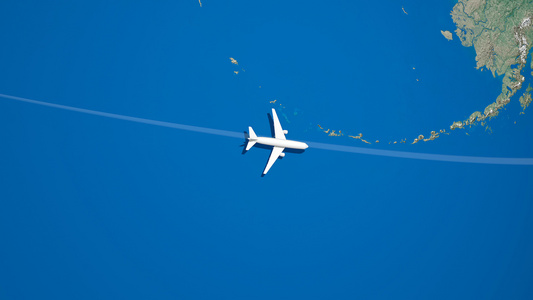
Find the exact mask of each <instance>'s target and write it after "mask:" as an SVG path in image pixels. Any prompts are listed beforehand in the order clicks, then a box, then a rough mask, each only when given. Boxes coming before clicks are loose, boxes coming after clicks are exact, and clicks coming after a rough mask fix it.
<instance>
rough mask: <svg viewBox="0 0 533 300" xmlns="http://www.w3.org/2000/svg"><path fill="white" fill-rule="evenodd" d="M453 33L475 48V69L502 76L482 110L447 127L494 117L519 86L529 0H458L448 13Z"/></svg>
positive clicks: (531, 36) (531, 11) (531, 12)
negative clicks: (498, 87) (497, 90)
mask: <svg viewBox="0 0 533 300" xmlns="http://www.w3.org/2000/svg"><path fill="white" fill-rule="evenodd" d="M451 15H452V19H453V21H454V22H455V24H456V25H457V29H456V30H455V33H456V34H457V36H458V37H459V39H460V40H461V43H462V44H463V46H465V47H470V46H474V48H475V49H476V54H477V56H476V62H477V68H478V69H480V68H487V69H488V70H490V71H491V72H492V74H493V76H496V75H498V76H500V75H504V76H503V82H502V92H501V93H500V95H499V96H498V97H497V98H496V101H494V102H493V103H491V104H489V105H488V106H487V107H486V108H485V110H484V111H483V112H479V111H476V112H474V113H473V114H472V115H471V116H470V117H469V118H468V119H466V120H464V121H456V122H454V123H453V124H452V125H451V126H450V129H452V130H453V129H456V128H463V127H464V126H467V125H472V124H473V123H474V122H480V121H483V120H485V119H486V118H491V117H495V116H497V115H498V113H499V110H500V109H501V108H502V107H503V106H505V105H506V104H507V103H509V101H510V98H511V97H512V96H513V95H514V94H515V93H516V91H518V90H519V89H520V88H521V87H522V83H523V82H524V79H525V78H524V76H522V74H521V72H522V69H523V68H524V66H525V64H526V58H527V55H528V53H529V51H530V49H531V41H532V40H533V27H532V19H533V2H531V1H530V0H459V1H458V3H457V4H456V5H455V6H454V8H453V11H452V12H451Z"/></svg>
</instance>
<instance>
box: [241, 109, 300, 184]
mask: <svg viewBox="0 0 533 300" xmlns="http://www.w3.org/2000/svg"><path fill="white" fill-rule="evenodd" d="M272 119H273V121H274V137H273V138H271V137H261V136H257V135H256V134H255V132H254V130H253V129H252V127H250V126H248V131H249V132H248V135H249V136H247V139H248V144H247V145H246V151H248V150H250V148H252V147H253V146H254V145H255V143H258V144H262V145H267V146H272V147H273V148H272V152H270V158H269V159H268V163H267V165H266V167H265V170H264V171H263V175H265V174H266V173H267V172H268V170H270V167H272V165H273V164H274V163H275V162H276V160H277V159H278V158H279V157H284V156H285V153H283V150H285V148H290V149H299V150H304V149H307V148H308V147H309V146H307V144H306V143H302V142H297V141H291V140H287V139H286V138H285V135H286V134H287V133H289V132H288V131H287V130H283V129H282V128H281V124H280V123H279V119H278V115H277V114H276V110H274V109H272Z"/></svg>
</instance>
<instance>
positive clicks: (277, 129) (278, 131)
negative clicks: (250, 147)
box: [272, 109, 285, 140]
mask: <svg viewBox="0 0 533 300" xmlns="http://www.w3.org/2000/svg"><path fill="white" fill-rule="evenodd" d="M272 121H274V137H275V138H277V139H281V140H285V133H284V132H283V128H281V124H280V123H279V119H278V114H276V110H275V109H272Z"/></svg>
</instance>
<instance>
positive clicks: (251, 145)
mask: <svg viewBox="0 0 533 300" xmlns="http://www.w3.org/2000/svg"><path fill="white" fill-rule="evenodd" d="M254 145H255V142H254V141H248V144H246V151H248V150H250V148H252V147H253V146H254Z"/></svg>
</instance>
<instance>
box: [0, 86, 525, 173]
mask: <svg viewBox="0 0 533 300" xmlns="http://www.w3.org/2000/svg"><path fill="white" fill-rule="evenodd" d="M0 98H5V99H11V100H15V101H20V102H26V103H32V104H37V105H42V106H48V107H53V108H59V109H64V110H70V111H75V112H79V113H84V114H89V115H95V116H100V117H106V118H112V119H118V120H124V121H130V122H137V123H144V124H150V125H155V126H162V127H169V128H175V129H180V130H186V131H193V132H201V133H206V134H213V135H218V136H226V137H232V138H239V139H242V138H244V135H243V133H242V132H235V131H227V130H220V129H212V128H206V127H199V126H191V125H184V124H176V123H170V122H163V121H156V120H150V119H144V118H137V117H130V116H124V115H118V114H112V113H107V112H102V111H97V110H90V109H84V108H78V107H73V106H67V105H60V104H54V103H48V102H43V101H37V100H31V99H27V98H21V97H15V96H10V95H5V94H0ZM306 143H307V144H308V145H309V147H311V148H315V149H322V150H330V151H339V152H348V153H358V154H367V155H377V156H387V157H398V158H410V159H421V160H432V161H444V162H457V163H474V164H493V165H522V166H531V165H533V158H509V157H480V156H459V155H443V154H429V153H416V152H404V151H393V150H381V149H372V148H362V147H354V146H342V145H334V144H324V143H317V142H306Z"/></svg>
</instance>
